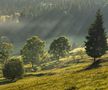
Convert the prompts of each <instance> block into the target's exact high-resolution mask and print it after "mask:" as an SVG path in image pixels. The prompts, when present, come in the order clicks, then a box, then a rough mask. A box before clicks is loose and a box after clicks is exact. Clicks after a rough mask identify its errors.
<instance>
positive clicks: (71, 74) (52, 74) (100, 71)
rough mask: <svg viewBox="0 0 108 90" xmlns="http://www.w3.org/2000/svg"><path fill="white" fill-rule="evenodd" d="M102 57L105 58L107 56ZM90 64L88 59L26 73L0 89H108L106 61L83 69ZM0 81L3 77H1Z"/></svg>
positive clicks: (107, 63) (3, 80) (107, 65)
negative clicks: (96, 66) (89, 68)
mask: <svg viewBox="0 0 108 90" xmlns="http://www.w3.org/2000/svg"><path fill="white" fill-rule="evenodd" d="M104 58H105V59H106V60H107V56H106V57H104ZM90 64H91V62H89V61H88V62H84V63H78V64H77V63H74V64H71V65H69V66H68V67H65V68H55V69H52V70H45V71H39V72H34V73H26V75H25V77H24V78H23V79H20V80H18V81H16V82H13V83H5V84H3V85H0V90H108V62H103V63H101V67H99V68H95V69H91V70H83V69H84V68H86V67H87V66H89V65H90ZM82 70H83V71H82ZM1 82H5V79H3V78H1V79H0V83H1Z"/></svg>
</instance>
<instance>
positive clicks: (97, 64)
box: [77, 59, 103, 72]
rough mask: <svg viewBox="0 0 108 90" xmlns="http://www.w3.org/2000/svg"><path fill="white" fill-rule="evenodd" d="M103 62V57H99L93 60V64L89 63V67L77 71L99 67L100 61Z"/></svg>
mask: <svg viewBox="0 0 108 90" xmlns="http://www.w3.org/2000/svg"><path fill="white" fill-rule="evenodd" d="M102 62H103V61H102V59H98V60H96V61H95V62H93V63H92V64H91V65H89V66H88V67H86V68H84V69H82V70H79V71H77V72H81V71H86V70H91V69H96V68H99V67H101V65H100V63H102Z"/></svg>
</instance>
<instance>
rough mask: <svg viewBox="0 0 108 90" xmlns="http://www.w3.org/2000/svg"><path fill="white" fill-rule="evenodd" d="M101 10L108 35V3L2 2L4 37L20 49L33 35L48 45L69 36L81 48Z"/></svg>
mask: <svg viewBox="0 0 108 90" xmlns="http://www.w3.org/2000/svg"><path fill="white" fill-rule="evenodd" d="M97 9H101V10H102V12H103V15H104V22H105V23H104V25H105V26H104V27H105V29H106V32H108V19H107V17H108V16H107V15H108V0H0V35H2V36H7V37H8V38H9V39H10V40H11V41H12V42H13V43H14V44H15V45H16V47H17V48H18V49H19V48H20V47H21V46H22V45H23V43H24V42H25V40H26V39H27V38H29V37H31V36H33V35H38V36H40V37H41V38H42V39H44V40H46V41H47V44H48V43H50V42H51V41H52V39H53V38H55V37H58V36H67V37H69V38H70V40H71V41H72V43H77V42H75V41H78V43H77V44H78V45H81V43H83V40H84V37H85V36H86V34H87V29H88V27H89V25H90V24H91V23H92V22H93V20H94V16H95V13H96V11H97ZM79 43H80V44H79Z"/></svg>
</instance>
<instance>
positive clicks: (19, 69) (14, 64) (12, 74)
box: [2, 58, 24, 80]
mask: <svg viewBox="0 0 108 90" xmlns="http://www.w3.org/2000/svg"><path fill="white" fill-rule="evenodd" d="M2 71H3V76H4V77H5V78H6V79H10V80H14V79H16V78H21V77H22V76H23V74H24V66H23V62H22V61H21V60H20V59H19V58H11V59H9V60H8V61H6V62H5V64H4V66H3V70H2Z"/></svg>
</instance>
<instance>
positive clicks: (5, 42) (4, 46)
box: [0, 37, 13, 62]
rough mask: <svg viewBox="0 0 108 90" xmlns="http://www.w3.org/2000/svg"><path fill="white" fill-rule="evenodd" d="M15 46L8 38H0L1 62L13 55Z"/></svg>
mask: <svg viewBox="0 0 108 90" xmlns="http://www.w3.org/2000/svg"><path fill="white" fill-rule="evenodd" d="M12 48H13V44H12V43H11V42H10V40H9V39H8V38H7V37H0V62H4V61H6V60H7V59H8V58H9V56H10V55H11V53H12Z"/></svg>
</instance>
